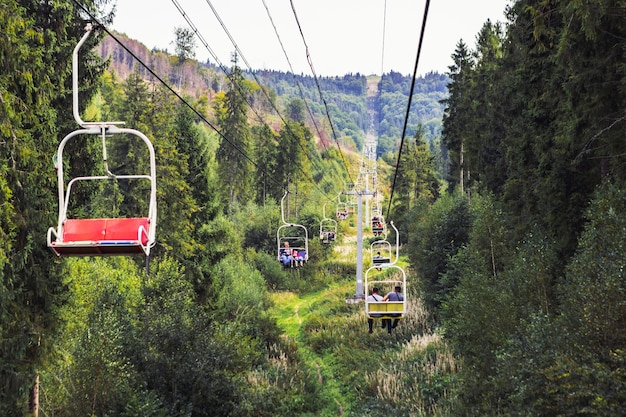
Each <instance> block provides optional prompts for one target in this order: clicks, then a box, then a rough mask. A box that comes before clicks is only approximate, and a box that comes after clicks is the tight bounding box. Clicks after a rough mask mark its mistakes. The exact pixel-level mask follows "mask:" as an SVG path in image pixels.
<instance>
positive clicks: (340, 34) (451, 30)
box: [113, 0, 510, 76]
mask: <svg viewBox="0 0 626 417" xmlns="http://www.w3.org/2000/svg"><path fill="white" fill-rule="evenodd" d="M177 4H178V5H179V6H180V8H181V9H182V10H183V11H184V13H185V15H186V16H187V18H188V19H190V20H191V22H192V23H193V25H194V26H195V27H196V29H197V30H198V32H199V33H200V35H201V36H202V38H203V39H204V42H206V45H208V48H207V46H206V45H205V44H204V43H203V41H201V40H198V39H196V45H197V47H196V51H195V53H196V58H197V59H198V60H200V61H203V62H204V61H206V60H207V59H208V60H209V61H210V62H212V63H217V64H223V65H225V66H230V60H231V55H232V53H233V52H234V51H235V50H236V48H235V46H233V42H232V41H234V42H235V44H236V45H237V47H238V48H239V50H240V51H241V54H242V56H243V58H244V59H245V61H243V60H242V59H240V61H239V66H240V67H241V68H243V69H248V65H249V66H250V68H251V69H270V70H280V71H290V70H291V68H290V66H289V63H291V66H292V67H293V70H294V72H295V73H296V74H300V73H304V74H309V75H310V74H312V71H311V67H310V65H309V62H308V61H307V54H306V47H305V42H306V45H307V46H308V50H309V56H310V61H311V62H312V64H313V67H314V69H315V73H316V74H317V75H318V76H332V75H345V74H349V73H357V72H358V73H361V74H364V75H370V74H380V73H381V71H382V72H389V71H390V70H393V71H396V72H400V73H402V74H404V75H409V74H412V73H413V68H414V66H415V59H416V57H417V48H418V44H419V36H420V30H421V26H422V18H423V16H424V7H425V0H291V1H290V0H117V13H116V17H115V20H114V23H113V29H115V30H117V31H119V32H122V33H125V34H126V35H128V36H129V37H131V38H133V39H136V40H138V41H140V42H142V43H144V44H145V45H146V46H147V47H148V48H150V49H152V48H154V47H157V48H160V49H167V50H168V51H169V52H171V53H174V43H173V41H174V39H175V36H174V29H175V28H176V27H185V28H189V25H188V23H187V21H186V20H185V18H184V17H183V14H182V13H181V12H180V11H179V9H178V8H177V6H176V5H177ZM292 4H293V7H294V8H295V12H296V14H297V17H298V20H299V22H300V29H301V30H302V34H303V35H301V34H300V29H299V28H298V26H297V24H296V18H295V16H294V12H293V9H292ZM508 4H510V0H479V1H477V0H432V1H431V2H430V7H429V11H428V19H427V22H426V32H425V35H424V41H423V45H422V52H421V55H420V60H419V65H418V70H417V72H418V74H424V73H426V72H428V71H439V72H446V71H447V70H448V66H449V65H451V64H452V60H451V58H450V56H451V55H452V54H453V53H454V49H455V46H456V44H457V42H458V41H459V39H463V41H464V42H465V43H466V44H467V45H468V46H469V47H470V48H472V49H473V48H474V46H475V38H476V34H477V33H478V31H479V30H480V28H481V27H482V25H483V23H484V22H485V21H486V20H487V19H491V21H492V22H496V21H500V22H504V20H505V17H504V10H505V8H506V6H507V5H508ZM385 5H386V6H385ZM211 6H212V7H211ZM212 9H215V11H216V12H217V15H218V16H219V18H220V20H221V23H220V21H219V20H218V19H217V17H216V15H215V13H214V12H213V10H212ZM268 11H269V14H268ZM270 17H271V20H270ZM272 22H273V25H274V26H275V28H276V29H274V27H273V26H272ZM222 24H223V25H222ZM224 28H225V29H224ZM383 28H384V30H383ZM226 31H228V33H229V34H230V37H232V41H231V39H229V36H228V35H227V34H226ZM276 32H277V33H278V35H277V34H276ZM383 35H384V36H383ZM383 40H384V41H383ZM281 42H282V45H283V46H282V47H284V49H285V51H286V55H287V57H286V56H285V52H283V49H282V47H281ZM209 51H211V52H209ZM213 55H216V56H217V59H218V62H216V60H215V58H214V57H213ZM246 62H247V64H246Z"/></svg>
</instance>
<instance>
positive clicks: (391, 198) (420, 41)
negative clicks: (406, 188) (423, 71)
mask: <svg viewBox="0 0 626 417" xmlns="http://www.w3.org/2000/svg"><path fill="white" fill-rule="evenodd" d="M429 5H430V0H426V5H425V6H424V18H423V19H422V30H421V31H420V38H419V45H418V47H417V56H416V57H415V67H414V68H413V79H412V81H411V91H410V92H409V101H408V104H407V106H406V115H405V116H404V126H403V127H402V139H401V140H400V149H398V159H397V161H396V170H395V173H394V175H393V184H392V185H391V193H390V194H389V205H388V206H387V213H390V212H391V203H392V201H393V190H394V189H395V187H396V180H397V179H398V170H399V169H400V157H401V156H402V148H403V147H404V137H405V136H406V127H407V124H408V122H409V113H410V111H411V101H412V99H413V91H414V90H415V80H416V79H417V65H418V63H419V60H420V54H421V52H422V43H423V41H424V32H425V31H426V20H427V19H428V6H429Z"/></svg>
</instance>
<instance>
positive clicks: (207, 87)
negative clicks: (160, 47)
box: [98, 34, 223, 98]
mask: <svg viewBox="0 0 626 417" xmlns="http://www.w3.org/2000/svg"><path fill="white" fill-rule="evenodd" d="M115 37H116V38H117V39H118V40H119V41H120V42H122V43H123V44H124V45H125V46H126V47H127V48H128V49H129V50H130V51H132V53H133V54H134V55H135V56H136V57H137V58H138V59H139V60H141V62H143V63H144V64H145V65H146V66H147V67H149V68H150V69H151V70H152V71H153V72H154V73H155V74H156V75H157V76H158V77H159V78H160V79H162V80H163V81H165V82H166V83H167V84H168V85H169V86H170V87H172V88H173V89H174V90H176V91H178V92H179V93H182V94H185V95H190V96H192V97H194V98H198V97H200V96H203V95H204V96H207V97H209V98H212V96H213V94H214V93H215V91H216V90H219V88H220V86H221V85H223V77H222V76H221V75H219V74H217V73H216V71H215V69H214V68H212V67H208V66H204V65H201V64H199V63H198V62H197V61H195V60H187V61H185V62H184V63H183V64H182V65H181V64H179V63H178V58H177V57H176V56H173V55H169V54H167V53H166V52H162V51H150V50H149V49H148V48H147V47H146V46H145V45H144V44H142V43H141V42H138V41H136V40H133V39H129V38H127V37H126V36H124V35H120V34H115ZM98 53H99V54H100V56H101V57H103V58H110V59H111V64H110V68H111V71H113V72H114V73H115V74H117V76H118V77H119V78H120V79H121V80H125V79H126V78H127V77H128V75H129V74H131V73H132V72H133V71H136V70H139V73H140V74H141V75H142V77H143V78H144V79H145V80H147V81H149V82H157V81H158V80H157V79H156V77H155V76H154V75H152V74H151V73H150V71H148V70H147V69H146V68H145V67H144V66H143V65H142V64H141V63H140V62H138V61H137V60H136V59H135V58H134V57H133V55H131V54H130V53H129V52H128V51H126V49H124V48H123V47H122V46H121V45H120V44H119V43H118V42H116V41H115V39H113V38H111V37H110V36H106V37H105V38H104V39H103V40H102V42H101V43H100V45H99V46H98Z"/></svg>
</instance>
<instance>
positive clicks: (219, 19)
mask: <svg viewBox="0 0 626 417" xmlns="http://www.w3.org/2000/svg"><path fill="white" fill-rule="evenodd" d="M172 2H173V3H174V5H175V6H176V8H177V9H178V11H179V12H180V13H181V15H182V16H183V18H184V19H185V21H186V22H187V24H188V25H189V26H190V27H191V29H192V30H193V32H194V33H195V34H196V36H197V37H198V39H200V41H201V42H202V44H203V45H204V46H205V47H206V48H207V50H208V51H209V53H210V54H211V56H212V57H213V59H214V60H215V62H216V63H217V64H218V65H219V67H220V69H221V70H222V71H223V72H224V73H225V74H226V76H227V77H228V78H229V80H230V81H231V83H233V85H234V86H235V87H236V88H237V92H238V94H240V96H241V97H242V98H243V99H244V100H245V101H246V103H247V104H248V107H249V108H250V109H251V110H252V112H253V113H254V114H255V115H256V116H257V118H258V120H259V121H260V122H261V123H262V124H264V125H267V122H265V120H264V119H263V117H262V116H261V115H260V114H259V113H258V112H257V111H256V109H255V108H254V106H253V105H252V104H251V103H250V102H249V101H248V99H247V97H246V96H245V94H244V92H243V91H241V89H239V86H238V85H237V84H236V83H234V82H233V80H232V79H231V77H230V74H229V72H228V70H227V69H226V67H225V66H224V65H222V63H221V62H220V60H219V58H218V57H217V55H216V54H215V53H213V52H212V49H211V48H210V47H209V45H208V43H207V42H206V40H205V39H204V37H203V36H202V34H201V33H200V31H199V30H198V28H197V27H196V25H195V24H194V23H193V21H192V20H191V18H190V17H189V15H188V14H187V13H186V12H185V10H184V8H183V7H182V6H181V5H180V4H179V3H178V1H177V0H172ZM206 3H207V4H208V6H209V7H210V9H211V11H212V12H213V14H214V15H215V17H216V19H217V20H218V22H219V23H220V25H221V26H222V29H223V30H224V32H225V33H226V35H227V36H228V38H229V39H230V41H231V43H232V44H233V46H234V47H235V50H236V51H237V54H238V56H240V57H241V59H242V60H243V62H244V63H245V65H246V67H247V68H248V70H249V72H250V74H251V75H252V77H253V78H254V79H255V81H256V82H257V84H258V85H259V86H260V85H262V84H261V82H260V81H259V79H258V77H257V76H256V74H255V73H254V71H253V70H252V67H251V65H250V64H249V62H248V60H247V59H246V57H245V55H244V54H243V52H242V51H241V49H240V48H239V46H238V45H237V42H235V39H234V38H233V36H232V35H231V34H230V31H229V30H228V28H227V27H226V24H225V23H224V21H223V20H222V18H221V17H220V15H219V13H218V12H217V10H216V9H215V7H214V6H213V4H212V3H211V1H210V0H206ZM261 92H262V93H263V94H264V95H265V97H266V99H267V102H268V103H269V104H270V106H271V107H272V108H273V110H274V111H275V112H276V114H277V115H278V117H279V118H280V119H281V121H282V122H283V125H284V126H285V128H286V129H287V132H288V133H289V134H290V135H291V136H292V137H294V138H296V137H297V136H296V135H295V133H294V132H293V131H292V130H291V128H290V126H289V124H288V123H287V121H286V120H285V118H284V117H283V116H282V114H281V113H280V111H279V110H278V108H277V107H276V106H275V104H274V103H273V101H272V100H271V98H270V97H269V95H268V93H267V91H266V90H265V89H264V88H261ZM298 146H299V147H300V149H301V150H302V152H303V153H304V155H305V156H306V157H308V154H309V151H308V150H306V149H304V147H303V146H302V144H301V143H299V142H298ZM309 160H311V159H310V158H309ZM311 162H313V161H312V160H311ZM314 165H315V164H314ZM317 169H318V170H320V168H319V167H318V168H317ZM299 171H300V172H301V173H302V175H303V176H304V177H308V178H309V180H310V182H311V183H312V184H313V185H314V187H315V188H316V189H317V190H318V191H319V192H320V193H321V194H322V195H326V198H327V199H328V194H327V193H325V192H324V191H323V190H322V189H321V188H319V186H318V185H317V184H316V183H315V181H314V179H313V178H312V177H310V175H307V173H306V172H304V170H303V169H302V168H300V169H299Z"/></svg>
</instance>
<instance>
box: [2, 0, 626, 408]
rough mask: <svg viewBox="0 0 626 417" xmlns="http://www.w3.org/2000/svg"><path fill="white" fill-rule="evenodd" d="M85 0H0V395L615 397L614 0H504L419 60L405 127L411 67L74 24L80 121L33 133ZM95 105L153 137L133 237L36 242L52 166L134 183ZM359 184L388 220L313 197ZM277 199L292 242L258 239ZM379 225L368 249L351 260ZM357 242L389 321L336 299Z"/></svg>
mask: <svg viewBox="0 0 626 417" xmlns="http://www.w3.org/2000/svg"><path fill="white" fill-rule="evenodd" d="M106 3H109V1H107V0H98V1H91V0H87V1H83V2H81V4H83V5H85V7H86V9H82V8H80V7H79V6H78V5H77V3H75V2H70V1H57V2H51V3H48V2H31V1H26V0H6V1H4V2H2V4H0V25H1V27H0V33H1V34H2V36H0V52H1V55H2V57H3V60H2V62H3V67H2V70H1V71H0V140H1V141H0V153H1V154H0V225H1V227H0V233H1V234H2V235H1V236H2V239H1V240H0V242H1V243H0V274H1V275H0V278H1V280H0V332H1V337H0V415H2V416H27V415H28V416H50V417H51V416H77V417H78V416H81V417H82V416H102V417H104V416H119V417H124V416H148V417H152V416H153V417H162V416H337V415H339V416H372V417H373V416H389V415H402V416H502V415H507V416H508V415H510V416H557V415H558V416H570V415H600V416H623V415H625V414H626V373H625V372H624V363H625V361H626V352H625V351H624V347H625V346H626V276H625V274H626V272H625V271H626V256H625V253H626V163H625V158H626V135H625V133H624V132H626V67H625V65H624V63H625V62H626V56H625V54H626V33H625V30H626V26H625V25H624V22H626V2H625V1H624V0H603V1H597V2H595V3H594V4H593V5H590V4H587V3H584V4H583V3H580V2H569V1H561V0H541V1H539V0H517V1H513V2H510V7H509V8H508V9H507V17H508V20H507V22H506V23H505V24H503V25H499V24H495V23H493V22H486V23H485V24H484V26H483V28H482V29H481V31H480V32H479V33H478V34H477V36H476V44H475V45H467V44H465V43H463V42H462V41H459V43H458V45H457V48H456V50H455V51H450V53H451V56H452V57H453V60H454V65H453V66H452V67H451V68H450V72H449V73H448V74H445V75H441V74H427V75H426V76H424V77H421V78H420V79H419V80H418V83H417V84H416V89H415V96H414V97H412V102H413V105H412V106H411V109H410V115H409V120H408V121H407V125H408V126H410V128H409V131H408V134H407V135H406V137H404V138H402V137H401V131H402V126H403V124H404V122H405V120H404V119H403V117H404V115H405V114H406V104H407V102H408V97H407V95H408V92H409V90H410V86H411V81H412V80H411V78H410V77H407V76H403V75H401V74H397V73H395V72H390V73H389V74H383V76H382V78H380V79H377V78H376V77H364V76H362V75H360V74H350V75H346V76H345V77H335V78H323V79H320V80H319V82H320V90H318V88H317V84H316V82H315V79H313V78H312V77H308V76H294V75H293V74H285V73H279V72H272V71H250V70H249V69H243V68H241V67H240V66H239V64H240V63H238V62H237V61H234V62H232V63H231V65H230V66H229V68H228V69H227V71H226V73H225V72H224V69H222V68H217V67H215V66H212V65H210V64H208V63H205V64H200V63H197V62H195V61H194V60H192V59H188V58H187V57H184V56H181V55H178V56H172V55H169V54H167V53H165V52H163V51H147V50H146V49H145V48H144V47H143V46H142V45H140V44H138V43H137V42H134V41H132V40H129V39H126V38H123V37H122V36H121V35H118V34H112V33H107V32H106V31H105V30H103V29H102V28H96V30H95V31H94V33H93V34H91V36H90V37H89V38H88V39H87V40H86V42H85V44H84V45H83V46H82V48H81V51H80V59H79V65H78V67H79V73H78V74H79V77H78V85H79V88H80V94H79V100H78V103H79V108H78V112H77V113H78V114H79V115H80V117H82V119H83V120H85V121H90V122H96V123H95V124H90V125H86V126H88V127H89V128H88V129H85V130H86V131H81V132H79V133H80V134H77V138H78V137H80V140H77V141H76V142H73V144H71V145H69V144H68V146H67V147H66V148H65V150H64V158H63V159H59V158H58V157H59V154H58V146H59V143H61V141H62V140H63V138H68V136H70V135H72V134H74V133H75V132H76V131H77V129H79V126H78V124H77V120H76V119H75V118H74V114H73V113H72V104H73V102H72V91H73V90H72V51H73V49H74V47H75V46H76V45H77V44H78V42H79V39H81V37H82V36H83V35H84V33H85V19H87V20H92V19H93V18H94V17H98V20H99V21H100V22H101V23H103V24H104V25H107V24H108V23H109V22H110V17H111V16H100V15H99V12H98V10H101V7H102V6H103V4H106ZM503 7H504V6H503ZM87 10H88V11H89V13H87ZM117 36H120V38H123V39H124V43H125V44H126V43H127V44H128V45H131V46H132V50H133V54H135V55H136V58H135V57H133V56H132V55H133V54H131V53H130V52H129V51H125V50H123V49H119V45H116V43H117V42H116V40H115V38H114V37H117ZM107 56H111V57H112V60H111V62H107V61H106V59H105V57H107ZM138 59H139V60H141V61H142V62H143V64H145V65H146V67H147V68H146V67H143V65H142V64H141V63H139V61H138ZM110 63H113V65H112V66H110V65H109V64H110ZM148 68H150V69H151V70H152V72H151V71H150V70H148ZM301 91H302V92H303V94H301ZM320 93H321V94H322V95H323V96H324V99H325V100H326V101H327V103H328V108H329V112H330V114H327V113H326V108H325V107H326V106H324V104H323V101H324V100H323V99H322V98H321V97H320ZM440 101H441V102H440ZM329 116H330V118H329ZM331 120H332V124H333V127H334V129H331V126H330V121H331ZM107 121H124V122H125V124H124V125H115V126H117V127H114V126H112V125H109V124H107V125H106V128H103V127H102V126H104V125H105V124H104V122H107ZM98 122H99V123H100V124H98ZM119 126H124V127H125V128H129V129H133V130H134V131H138V132H142V133H143V134H145V136H146V138H147V139H148V142H149V143H150V144H151V145H153V146H154V151H155V152H154V154H155V160H156V173H155V176H156V184H157V187H156V197H157V205H158V210H157V212H158V214H157V216H156V218H157V220H156V225H155V226H156V244H155V245H154V247H152V248H151V249H150V252H149V253H150V256H149V257H146V256H145V254H143V252H141V253H140V255H138V256H109V257H104V256H84V257H60V258H59V257H57V256H56V255H55V254H54V253H53V252H52V251H51V250H50V248H49V247H48V245H47V242H46V236H48V237H49V238H50V237H51V232H50V229H49V228H50V227H52V228H53V229H54V228H56V227H57V226H58V224H59V223H61V224H64V223H63V222H64V220H65V219H63V218H62V219H61V221H60V222H59V214H60V212H61V213H62V212H63V211H62V210H59V199H60V197H59V192H58V189H57V175H58V173H59V172H62V173H65V175H67V176H72V177H80V178H83V179H85V178H89V179H94V180H95V181H100V182H93V183H88V184H92V185H87V186H80V185H79V184H80V182H77V183H76V185H75V186H74V188H73V190H74V191H72V192H73V193H74V194H73V197H72V198H71V199H70V200H69V201H68V213H69V214H70V217H71V218H72V219H78V220H91V219H100V218H125V217H134V216H137V214H136V213H143V212H146V211H148V210H149V207H150V203H149V201H148V199H147V196H148V195H149V194H150V190H149V189H147V188H146V187H145V186H144V185H143V183H142V182H141V181H145V180H146V177H147V176H142V175H137V176H138V178H134V177H133V175H130V176H131V177H133V178H132V179H131V180H130V181H128V182H124V181H123V180H124V179H125V178H124V177H123V175H122V174H123V173H127V172H130V173H131V174H139V173H142V172H146V171H149V169H150V166H151V164H150V153H149V152H147V151H146V150H145V147H142V146H140V145H142V143H141V141H133V140H132V135H131V134H130V133H120V132H121V131H116V129H120V127H119ZM101 129H102V130H101ZM94 132H96V133H97V134H95V135H94V134H93V133H94ZM370 140H374V141H375V142H376V152H375V154H376V156H378V157H379V158H378V159H377V160H376V161H370V160H368V159H367V158H363V156H362V155H367V152H366V149H363V144H364V143H367V144H369V145H370V146H371V142H366V141H370ZM105 147H106V149H107V152H103V149H104V148H105ZM365 148H367V146H365ZM370 164H373V165H374V167H375V168H376V169H375V172H376V173H377V175H376V176H373V175H372V174H371V173H370V172H369V171H368V173H367V175H365V176H363V175H360V174H363V172H364V169H363V167H365V166H369V165H370ZM133 181H137V183H135V182H133ZM364 183H365V184H367V186H366V187H365V189H369V190H371V189H376V190H377V191H378V195H377V198H379V197H380V198H381V201H380V204H379V208H381V209H382V213H383V214H384V217H385V220H386V221H387V230H390V231H391V232H390V233H389V234H387V235H384V236H373V234H372V233H371V232H372V230H371V229H372V227H371V226H372V223H373V222H370V219H365V220H366V221H365V223H364V232H365V235H366V237H365V239H364V242H363V247H364V250H363V252H362V253H361V254H358V253H357V247H358V246H357V245H356V233H357V228H358V227H357V226H358V225H357V220H356V218H355V214H349V215H347V216H348V217H347V219H346V220H341V219H339V218H337V217H335V214H336V211H338V210H340V207H341V204H340V203H343V202H346V204H348V203H349V204H350V206H351V207H352V208H354V201H352V200H351V197H350V195H346V194H343V192H344V191H346V190H347V189H350V190H352V191H361V189H359V188H358V187H359V186H361V187H363V184H364ZM350 186H352V187H354V188H350ZM368 187H371V188H368ZM366 200H367V199H366ZM374 201H377V202H378V200H377V199H374ZM372 207H373V206H372ZM372 207H370V208H372ZM70 217H68V218H70ZM329 217H330V218H332V219H336V218H337V219H338V225H337V238H336V240H335V241H333V242H332V243H324V239H323V237H322V236H320V234H321V233H320V229H321V226H320V225H321V222H322V220H323V219H325V218H326V219H328V218H329ZM391 222H393V226H397V228H398V230H399V233H398V234H396V233H395V232H394V230H395V229H394V228H393V227H391V226H392V224H391ZM82 224H86V223H82ZM285 224H287V225H289V224H298V225H300V226H303V228H304V229H305V230H306V231H307V233H308V240H306V241H307V243H308V246H307V254H306V255H307V256H308V260H307V261H306V262H302V264H301V265H297V264H296V265H294V264H293V263H292V264H291V265H288V266H293V267H284V266H283V265H282V264H281V262H279V259H278V253H279V250H278V249H279V248H278V247H279V246H281V245H280V239H278V240H279V242H277V237H278V235H279V233H277V230H280V229H279V227H280V226H281V225H285ZM151 226H154V224H153V225H151ZM55 230H56V229H55ZM139 230H140V234H139V236H138V240H139V241H141V239H142V236H141V229H139ZM381 238H384V239H386V240H387V241H388V242H393V243H394V245H393V246H394V249H395V242H396V239H398V241H399V242H400V246H399V248H398V252H399V258H398V259H395V260H394V261H395V264H394V265H395V266H394V268H391V267H389V266H388V265H384V266H382V267H380V266H379V268H378V269H380V270H378V269H377V268H376V267H375V266H374V265H373V262H374V258H373V253H371V252H370V250H369V248H370V245H371V244H373V243H375V242H379V243H384V242H385V241H384V240H381ZM299 239H300V240H304V239H303V238H301V237H300V238H299ZM61 243H63V242H61ZM83 244H84V242H83ZM294 246H295V245H294ZM358 255H362V256H363V261H364V266H365V268H366V269H367V271H366V273H365V274H366V277H369V276H370V275H368V274H372V275H371V276H375V277H379V278H380V279H386V278H389V279H397V275H394V273H395V272H394V271H395V270H396V269H399V270H401V271H403V272H404V271H406V274H407V285H406V287H405V288H404V289H403V290H404V294H403V295H404V296H405V297H406V300H405V305H406V307H407V310H406V314H405V316H404V317H403V318H402V320H401V321H400V323H399V325H398V327H397V328H394V329H393V331H391V328H389V333H388V332H387V331H385V330H383V329H381V327H380V322H379V321H375V326H374V329H373V332H372V333H368V323H367V316H366V313H365V311H364V308H363V305H364V304H363V303H362V302H361V303H359V302H354V303H352V302H351V303H348V302H346V301H347V300H351V301H359V300H360V301H362V300H363V296H365V295H367V294H355V271H358V268H357V266H356V259H358V257H359V256H358ZM394 256H395V255H394ZM370 266H371V268H370ZM358 285H359V283H358V281H357V282H356V287H357V289H358V288H359V287H358ZM355 296H360V297H355Z"/></svg>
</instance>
